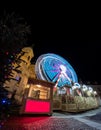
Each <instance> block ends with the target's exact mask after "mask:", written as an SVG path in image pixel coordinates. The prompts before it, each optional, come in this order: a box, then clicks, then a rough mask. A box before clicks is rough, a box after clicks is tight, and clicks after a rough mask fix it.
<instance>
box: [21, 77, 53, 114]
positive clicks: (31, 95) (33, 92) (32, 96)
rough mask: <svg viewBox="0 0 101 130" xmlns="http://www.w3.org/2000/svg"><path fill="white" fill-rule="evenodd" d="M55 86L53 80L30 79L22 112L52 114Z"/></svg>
mask: <svg viewBox="0 0 101 130" xmlns="http://www.w3.org/2000/svg"><path fill="white" fill-rule="evenodd" d="M53 86H54V84H53V83H51V82H47V81H44V80H38V79H29V81H28V84H27V88H26V89H25V93H24V96H23V100H22V107H21V110H20V114H48V115H52V112H53V111H52V106H53Z"/></svg>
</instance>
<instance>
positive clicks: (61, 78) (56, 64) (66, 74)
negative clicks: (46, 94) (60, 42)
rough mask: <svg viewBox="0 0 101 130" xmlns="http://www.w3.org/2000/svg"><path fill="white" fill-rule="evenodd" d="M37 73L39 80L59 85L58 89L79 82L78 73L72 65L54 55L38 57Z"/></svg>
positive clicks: (48, 54)
mask: <svg viewBox="0 0 101 130" xmlns="http://www.w3.org/2000/svg"><path fill="white" fill-rule="evenodd" d="M35 72H36V76H37V78H39V79H42V80H46V81H49V82H53V83H57V86H58V87H62V86H64V85H71V83H72V82H78V78H77V75H76V72H75V70H74V69H73V67H72V66H71V65H70V63H69V62H67V61H66V60H65V59H64V58H63V57H61V56H59V55H56V54H53V53H47V54H43V55H41V56H39V57H38V59H37V61H36V63H35Z"/></svg>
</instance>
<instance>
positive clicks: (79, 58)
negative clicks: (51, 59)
mask: <svg viewBox="0 0 101 130" xmlns="http://www.w3.org/2000/svg"><path fill="white" fill-rule="evenodd" d="M26 5H27V4H26ZM34 7H35V6H34V5H33V8H32V6H31V7H30V6H25V5H23V6H21V5H19V6H18V5H15V6H8V5H6V6H4V7H2V5H1V8H0V15H2V13H3V12H4V10H5V11H6V12H8V13H12V12H15V13H16V14H18V15H20V16H21V17H23V18H24V19H25V20H26V22H27V23H28V24H29V25H30V26H31V32H32V34H31V41H30V42H29V45H31V44H34V45H35V46H34V54H35V57H34V59H33V60H34V61H36V59H37V58H38V57H39V56H40V55H41V54H45V53H55V54H58V55H60V56H62V57H63V58H65V59H66V60H67V61H68V62H69V63H70V64H71V65H72V67H73V68H74V70H75V71H76V73H77V75H78V78H79V79H81V80H82V81H99V82H100V80H101V76H100V74H101V63H100V62H101V58H100V55H101V54H100V53H101V40H85V39H87V38H86V37H82V36H83V35H84V36H85V34H89V33H88V30H86V32H83V29H84V28H82V27H79V30H78V25H77V24H76V23H75V22H74V21H76V20H75V19H73V21H72V22H71V21H70V19H68V17H67V16H68V15H63V14H61V13H59V12H54V13H51V10H50V12H48V13H47V10H46V11H42V10H39V8H37V9H36V8H34ZM78 31H79V33H78ZM89 35H90V34H89ZM88 38H89V37H88ZM92 38H93V37H92ZM92 38H90V39H92ZM69 39H81V40H69Z"/></svg>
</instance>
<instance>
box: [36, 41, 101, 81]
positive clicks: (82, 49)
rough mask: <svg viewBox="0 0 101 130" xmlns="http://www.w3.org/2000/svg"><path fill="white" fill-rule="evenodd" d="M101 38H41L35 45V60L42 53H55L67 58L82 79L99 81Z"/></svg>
mask: <svg viewBox="0 0 101 130" xmlns="http://www.w3.org/2000/svg"><path fill="white" fill-rule="evenodd" d="M100 50H101V40H66V39H59V38H58V39H51V38H43V39H39V41H38V42H36V43H35V46H34V54H35V57H34V58H35V60H36V59H37V58H38V56H40V55H41V54H46V53H55V54H58V55H60V56H62V57H63V58H65V59H66V60H67V61H68V62H69V63H70V64H71V65H72V67H73V68H74V70H75V71H76V73H77V75H78V78H79V79H81V80H82V81H84V82H85V81H99V82H100V79H101V77H100V74H101V63H100V59H101V58H100V52H101V51H100Z"/></svg>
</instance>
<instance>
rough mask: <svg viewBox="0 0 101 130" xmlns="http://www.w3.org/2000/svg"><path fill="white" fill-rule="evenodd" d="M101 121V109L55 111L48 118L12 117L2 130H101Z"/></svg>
mask: <svg viewBox="0 0 101 130" xmlns="http://www.w3.org/2000/svg"><path fill="white" fill-rule="evenodd" d="M94 119H95V120H94ZM100 120H101V107H99V108H98V109H94V110H89V111H86V112H82V113H67V112H61V111H54V113H53V115H52V116H46V117H42V116H41V117H34V116H29V117H28V116H26V117H11V118H9V120H8V121H7V122H5V124H4V125H3V127H2V128H1V130H101V123H100Z"/></svg>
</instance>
